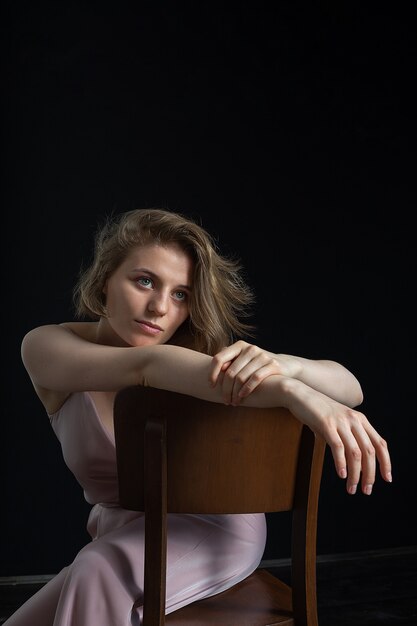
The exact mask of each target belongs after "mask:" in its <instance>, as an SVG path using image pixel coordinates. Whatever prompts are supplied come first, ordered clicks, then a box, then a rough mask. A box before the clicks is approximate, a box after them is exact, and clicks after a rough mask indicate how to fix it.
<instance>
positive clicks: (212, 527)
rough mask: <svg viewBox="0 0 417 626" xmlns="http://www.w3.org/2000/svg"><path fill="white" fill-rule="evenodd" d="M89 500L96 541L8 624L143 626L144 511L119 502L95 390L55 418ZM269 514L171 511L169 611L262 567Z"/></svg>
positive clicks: (68, 404)
mask: <svg viewBox="0 0 417 626" xmlns="http://www.w3.org/2000/svg"><path fill="white" fill-rule="evenodd" d="M50 419H51V424H52V427H53V429H54V431H55V433H56V435H57V437H58V439H59V441H60V442H61V446H62V452H63V455H64V459H65V462H66V464H67V465H68V467H69V468H70V469H71V471H72V472H73V473H74V475H75V477H76V478H77V480H78V482H79V483H80V485H81V487H82V488H83V489H84V495H85V498H86V500H87V502H89V503H91V504H93V505H94V506H93V507H92V510H91V513H90V516H89V519H88V525H87V529H88V531H89V533H90V535H91V538H92V541H91V542H90V543H88V544H87V545H86V546H85V547H84V548H82V550H80V552H79V553H78V555H77V556H76V558H75V559H74V561H73V563H72V564H71V565H69V566H68V567H66V568H64V569H63V570H61V572H60V573H59V574H57V575H56V576H55V577H54V578H53V579H52V580H51V581H50V582H48V583H47V584H46V585H45V586H44V587H42V589H41V590H40V591H38V592H37V593H36V594H35V595H34V596H33V597H32V598H30V599H29V600H28V601H27V602H26V603H25V604H24V605H23V606H22V607H20V609H18V610H17V611H16V613H14V614H13V615H12V616H11V617H10V618H9V619H8V620H6V622H5V623H4V624H5V626H6V625H7V626H28V625H30V626H97V625H98V624H100V626H138V625H139V624H140V623H141V617H142V589H143V563H144V554H143V552H144V550H143V547H144V515H143V513H138V512H132V511H126V510H124V509H122V508H120V507H119V505H118V490H117V472H116V454H115V445H114V440H113V438H112V436H111V435H110V433H109V432H108V431H107V430H106V429H105V428H104V426H103V424H102V422H101V420H100V417H99V415H98V414H97V411H96V409H95V406H94V403H93V401H92V398H91V396H90V395H89V394H88V393H74V394H72V395H71V396H70V397H69V398H68V400H67V401H66V403H65V404H64V406H63V407H62V408H61V409H60V410H59V411H58V412H57V413H55V414H53V415H51V416H50ZM265 541H266V521H265V515H264V514H263V513H258V514H247V515H174V514H171V515H169V516H168V557H167V559H168V565H167V598H166V612H167V613H170V612H172V611H175V610H176V609H178V608H180V607H182V606H185V605H186V604H189V603H190V602H193V601H195V600H198V599H200V598H203V597H207V596H210V595H213V594H215V593H219V592H220V591H224V590H225V589H227V588H228V587H230V586H231V585H233V584H235V583H237V582H239V581H240V580H242V579H243V578H245V577H246V576H248V575H249V574H250V573H251V572H252V571H253V570H254V569H256V567H257V566H258V564H259V562H260V560H261V558H262V555H263V552H264V548H265Z"/></svg>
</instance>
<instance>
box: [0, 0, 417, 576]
mask: <svg viewBox="0 0 417 626" xmlns="http://www.w3.org/2000/svg"><path fill="white" fill-rule="evenodd" d="M128 6H129V5H127V4H126V5H124V4H123V3H117V4H116V3H113V4H112V5H108V6H106V5H105V3H98V2H89V3H85V2H66V3H59V2H55V3H52V2H51V3H48V2H41V3H32V4H24V3H21V2H3V8H2V13H3V18H2V68H3V69H2V84H3V96H2V122H3V123H2V146H3V148H2V209H3V211H2V215H3V217H2V231H1V232H2V268H3V276H2V287H3V289H2V296H3V297H2V314H3V324H2V328H3V342H2V343H3V348H4V352H3V381H4V387H3V394H2V399H3V402H2V406H3V415H2V437H1V441H2V455H1V460H2V464H3V466H4V467H3V468H2V474H1V475H2V514H1V524H2V530H1V536H2V545H1V570H0V575H1V576H10V575H29V574H49V573H54V572H56V571H58V570H59V569H60V568H61V567H62V566H63V565H65V564H67V562H69V561H71V560H72V559H73V557H74V556H75V554H76V552H77V551H78V549H79V548H80V547H81V546H82V545H83V544H84V543H85V542H86V541H87V540H88V536H87V535H86V531H85V523H86V519H87V515H88V510H89V507H88V506H87V504H86V503H85V502H84V501H83V495H82V491H81V490H80V487H79V486H78V485H77V483H76V482H75V479H74V478H73V476H72V475H71V474H70V473H69V470H68V469H67V468H66V466H65V465H64V463H63V461H62V457H61V453H60V449H59V444H58V441H57V440H56V438H55V435H54V434H53V432H52V430H51V428H50V426H49V422H48V419H47V417H46V415H45V412H44V410H43V408H42V406H41V404H40V402H39V400H38V399H37V398H36V396H35V394H34V392H33V390H32V387H31V384H30V381H29V379H28V376H27V374H26V372H25V370H24V368H23V365H22V363H21V360H20V343H21V340H22V337H23V335H24V334H25V333H26V332H27V331H28V330H30V329H31V328H32V327H34V326H36V325H40V324H45V323H55V322H61V321H64V320H69V319H71V318H72V317H73V311H72V305H71V290H72V286H73V284H74V281H75V279H76V277H77V274H78V270H79V267H80V264H81V263H82V262H83V263H86V262H88V260H89V259H90V252H91V248H92V240H93V234H94V231H95V228H96V224H97V222H98V221H101V220H102V218H103V217H104V216H105V215H106V214H108V213H110V212H116V213H118V212H121V211H125V210H129V209H132V208H136V207H141V206H142V207H150V206H162V207H167V208H171V209H173V210H177V211H180V212H182V213H185V214H187V215H189V216H191V217H194V218H195V219H197V220H198V221H200V222H201V223H202V224H203V226H205V227H206V228H207V229H208V230H209V231H210V232H212V233H213V234H214V236H215V237H216V238H217V240H218V242H219V244H220V247H221V249H222V251H223V252H225V253H235V254H238V255H239V256H240V258H241V259H242V262H243V263H244V265H245V267H246V271H247V279H248V281H249V282H250V283H251V284H252V285H253V286H254V288H255V291H256V294H257V304H256V308H255V312H254V313H255V315H254V318H255V321H256V324H257V326H258V333H257V338H256V342H257V343H258V344H259V345H261V346H264V347H265V348H269V349H271V350H274V351H276V352H284V353H290V354H299V355H302V356H306V357H309V358H330V359H334V360H337V361H339V362H341V363H343V364H344V365H346V366H347V367H348V368H350V369H351V370H352V371H353V372H354V373H355V374H356V375H357V376H358V378H359V380H360V381H361V383H362V387H363V391H364V394H365V401H364V403H363V405H362V409H363V411H364V412H365V413H366V414H367V415H368V417H369V418H370V420H371V421H372V423H373V424H374V426H375V427H376V428H377V429H378V430H379V432H380V433H381V434H382V435H383V436H384V437H386V438H387V440H388V442H389V445H390V451H391V455H392V460H393V476H394V482H393V483H392V484H391V485H387V484H385V483H384V482H383V481H382V480H381V479H380V478H379V477H378V480H377V483H376V485H375V488H374V493H373V495H372V496H371V497H366V496H363V495H362V494H357V495H356V496H355V497H351V496H348V495H347V494H346V492H345V489H344V484H343V481H341V480H340V479H338V478H337V477H336V474H335V472H334V468H333V465H332V460H331V458H330V454H329V452H328V453H327V456H326V462H325V468H324V474H323V483H322V492H321V498H320V508H319V532H318V552H319V553H320V554H329V553H339V552H352V551H361V550H372V549H381V548H390V547H398V546H405V545H411V544H416V543H417V537H416V530H415V528H416V518H415V513H414V508H415V502H416V488H415V476H416V469H417V467H416V417H417V415H416V402H415V395H416V394H415V391H416V382H415V381H416V367H415V352H416V350H415V349H416V342H415V338H416V334H415V308H414V298H415V275H416V274H415V269H416V266H415V227H414V225H413V222H414V214H415V206H416V204H415V185H414V181H415V176H414V172H415V151H414V150H415V104H416V103H415V99H414V97H413V93H414V89H413V87H414V86H415V77H414V73H415V36H414V31H415V16H414V14H413V12H412V10H411V8H407V6H409V5H407V6H406V3H396V4H393V3H390V4H387V5H383V4H382V3H363V2H362V3H360V2H358V3H355V2H353V3H352V2H338V3H330V2H321V3H314V4H312V5H304V4H302V3H300V4H299V3H296V2H277V3H266V2H265V3H264V2H257V3H252V4H249V5H247V6H246V7H244V6H243V5H242V6H240V5H238V4H236V6H234V5H231V4H227V3H219V4H218V5H216V3H193V4H191V3H190V5H187V4H183V3H177V2H175V3H166V5H165V4H163V3H159V2H139V3H136V5H135V8H128ZM410 6H411V3H410ZM269 526H270V534H269V539H268V544H267V549H266V552H265V558H271V559H272V558H280V557H286V556H288V554H289V552H288V550H289V547H288V526H287V520H285V518H284V519H283V520H282V521H280V520H279V519H278V518H277V517H276V516H274V515H271V516H269Z"/></svg>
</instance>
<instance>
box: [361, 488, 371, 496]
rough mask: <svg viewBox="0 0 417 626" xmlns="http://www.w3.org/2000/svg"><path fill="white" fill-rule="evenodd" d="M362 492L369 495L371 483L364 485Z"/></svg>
mask: <svg viewBox="0 0 417 626" xmlns="http://www.w3.org/2000/svg"><path fill="white" fill-rule="evenodd" d="M363 493H364V494H366V495H367V496H370V495H371V493H372V485H365V487H364V488H363Z"/></svg>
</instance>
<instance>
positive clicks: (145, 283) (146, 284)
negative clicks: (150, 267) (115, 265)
mask: <svg viewBox="0 0 417 626" xmlns="http://www.w3.org/2000/svg"><path fill="white" fill-rule="evenodd" d="M137 282H138V283H139V285H141V286H142V287H152V281H151V279H150V278H148V277H147V276H141V277H140V278H138V279H137Z"/></svg>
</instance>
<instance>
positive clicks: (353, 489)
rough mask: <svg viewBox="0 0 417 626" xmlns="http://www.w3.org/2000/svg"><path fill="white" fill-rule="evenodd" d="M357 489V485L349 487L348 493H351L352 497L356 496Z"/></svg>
mask: <svg viewBox="0 0 417 626" xmlns="http://www.w3.org/2000/svg"><path fill="white" fill-rule="evenodd" d="M356 488H357V485H350V487H348V493H350V495H351V496H354V495H355V493H356Z"/></svg>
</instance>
